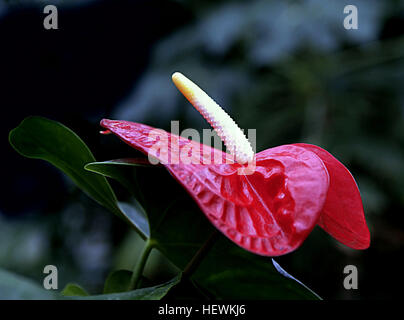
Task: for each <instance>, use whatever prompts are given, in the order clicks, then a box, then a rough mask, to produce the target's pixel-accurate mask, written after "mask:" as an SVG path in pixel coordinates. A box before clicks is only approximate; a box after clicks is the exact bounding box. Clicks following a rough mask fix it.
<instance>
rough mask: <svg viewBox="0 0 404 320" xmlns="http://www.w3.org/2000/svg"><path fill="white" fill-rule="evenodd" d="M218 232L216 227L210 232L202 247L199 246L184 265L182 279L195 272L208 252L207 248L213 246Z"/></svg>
mask: <svg viewBox="0 0 404 320" xmlns="http://www.w3.org/2000/svg"><path fill="white" fill-rule="evenodd" d="M219 234H220V233H219V231H218V230H216V229H215V230H214V231H213V232H212V233H211V234H210V236H209V238H208V239H207V240H206V241H205V243H204V244H203V245H202V247H200V248H199V250H198V252H197V253H196V254H195V255H194V256H193V257H192V259H191V261H189V263H188V264H187V266H186V267H185V269H184V271H183V272H182V278H183V279H189V277H190V276H191V275H192V274H193V273H194V272H195V270H196V269H197V268H198V267H199V265H200V264H201V262H202V260H203V259H204V258H205V257H206V255H207V254H208V252H209V250H210V249H211V248H212V247H213V245H214V243H215V242H216V240H217V238H218V236H219Z"/></svg>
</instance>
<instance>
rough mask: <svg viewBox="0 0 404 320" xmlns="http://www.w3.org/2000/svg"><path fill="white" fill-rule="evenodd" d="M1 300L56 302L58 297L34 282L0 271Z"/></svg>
mask: <svg viewBox="0 0 404 320" xmlns="http://www.w3.org/2000/svg"><path fill="white" fill-rule="evenodd" d="M0 299H1V300H56V299H58V295H57V294H55V293H54V292H52V291H49V290H45V289H44V288H43V287H40V286H39V285H38V284H37V283H35V282H34V281H32V280H30V279H27V278H24V277H21V276H19V275H16V274H14V273H11V272H9V271H6V270H1V269H0Z"/></svg>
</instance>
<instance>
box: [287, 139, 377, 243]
mask: <svg viewBox="0 0 404 320" xmlns="http://www.w3.org/2000/svg"><path fill="white" fill-rule="evenodd" d="M295 145H296V146H300V147H303V148H305V149H307V150H310V151H312V152H314V153H315V154H317V155H318V156H319V157H320V159H321V160H322V161H323V162H324V164H325V166H326V167H327V170H328V173H329V175H330V187H329V189H328V193H327V199H326V202H325V204H324V208H323V210H322V213H321V215H320V219H319V221H318V224H319V226H320V227H322V228H323V229H324V230H325V231H326V232H328V233H329V234H330V235H332V236H333V237H334V238H335V239H337V240H338V241H340V242H342V243H343V244H345V245H347V246H348V247H351V248H354V249H366V248H368V247H369V244H370V233H369V229H368V227H367V225H366V220H365V214H364V211H363V205H362V199H361V195H360V193H359V189H358V186H357V184H356V182H355V179H354V178H353V176H352V174H351V173H350V172H349V170H348V169H347V168H346V167H345V166H344V165H343V164H342V163H341V162H340V161H338V160H337V159H336V158H335V157H334V156H332V155H331V154H330V153H329V152H327V151H326V150H324V149H322V148H320V147H318V146H315V145H310V144H303V143H299V144H295Z"/></svg>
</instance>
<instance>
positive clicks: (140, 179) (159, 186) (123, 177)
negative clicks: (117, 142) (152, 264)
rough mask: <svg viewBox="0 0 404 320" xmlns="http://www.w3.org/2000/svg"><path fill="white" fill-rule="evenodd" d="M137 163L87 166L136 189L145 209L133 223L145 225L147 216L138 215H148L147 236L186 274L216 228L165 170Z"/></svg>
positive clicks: (124, 160) (132, 216) (137, 208)
mask: <svg viewBox="0 0 404 320" xmlns="http://www.w3.org/2000/svg"><path fill="white" fill-rule="evenodd" d="M137 161H138V160H135V159H119V160H111V161H105V162H96V163H90V164H88V165H86V169H87V170H91V171H93V172H97V173H99V174H102V175H104V176H106V177H110V178H113V179H115V180H117V181H118V182H120V183H121V184H122V185H123V186H127V187H129V188H132V190H131V191H132V193H133V194H134V195H135V197H136V198H137V200H138V201H139V202H140V203H141V208H144V210H143V209H139V207H135V208H133V211H134V212H135V213H133V214H132V215H131V219H132V220H133V223H134V224H136V225H137V226H140V225H142V224H143V225H145V223H144V221H142V219H143V217H144V216H143V214H136V212H139V211H140V212H145V214H146V215H147V217H146V219H147V223H148V226H149V229H148V230H144V231H143V233H144V234H147V235H148V236H147V237H148V238H151V239H153V242H154V243H155V244H156V248H158V249H159V250H160V251H161V252H162V253H163V254H164V255H166V256H167V257H168V258H169V259H170V260H171V261H172V262H173V263H174V264H175V265H177V267H179V268H180V269H181V270H183V268H184V267H185V266H186V265H187V263H188V262H189V260H190V259H191V258H192V257H193V256H194V254H195V253H196V252H197V251H198V249H199V248H200V247H201V246H202V244H203V243H204V241H205V240H206V238H207V237H208V236H209V234H211V233H212V231H213V226H212V225H211V224H210V223H209V222H208V220H207V219H206V218H205V216H204V214H203V213H202V212H201V211H200V209H199V207H198V206H197V204H196V203H195V201H193V199H192V198H191V197H190V196H189V195H188V193H187V192H186V191H185V190H184V189H183V188H182V186H181V185H180V184H179V183H178V182H177V181H176V180H175V179H174V178H173V177H172V176H171V175H170V174H169V173H168V171H167V170H166V169H165V168H163V167H159V166H144V165H139V163H138V162H137ZM140 164H141V163H140ZM128 180H130V181H128ZM137 205H138V203H136V206H137ZM128 206H129V205H128V204H126V209H125V211H126V212H130V210H129V209H128ZM138 228H139V229H141V228H140V227H138ZM144 229H146V228H144Z"/></svg>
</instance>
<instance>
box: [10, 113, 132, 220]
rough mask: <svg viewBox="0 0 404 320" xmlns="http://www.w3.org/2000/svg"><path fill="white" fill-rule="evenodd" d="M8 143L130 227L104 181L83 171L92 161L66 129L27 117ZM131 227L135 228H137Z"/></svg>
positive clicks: (41, 119) (57, 123) (113, 194)
mask: <svg viewBox="0 0 404 320" xmlns="http://www.w3.org/2000/svg"><path fill="white" fill-rule="evenodd" d="M9 140H10V144H11V145H12V146H13V148H14V149H15V150H16V151H17V152H19V153H20V154H21V155H23V156H25V157H28V158H34V159H42V160H45V161H48V162H50V163H51V164H53V165H54V166H55V167H57V168H59V169H60V170H62V171H63V172H64V173H65V174H66V175H68V176H69V177H70V178H71V179H72V180H73V181H74V182H75V183H76V184H77V186H78V187H79V188H80V189H82V190H83V191H84V192H85V193H86V194H88V195H89V196H90V197H91V198H93V199H94V200H95V201H97V202H98V203H100V204H101V205H103V206H104V207H105V208H107V209H108V210H110V211H112V212H113V213H115V214H117V215H118V216H120V217H121V218H123V219H125V220H126V221H128V222H129V223H130V224H132V223H131V219H130V217H127V216H126V213H125V212H124V211H123V209H122V208H121V207H120V205H119V204H118V201H117V198H116V196H115V193H114V192H113V190H112V188H111V186H110V185H109V183H108V181H107V180H106V178H105V177H103V176H100V175H97V174H94V173H92V172H89V171H87V170H85V169H84V166H85V165H86V164H87V163H90V162H94V161H95V158H94V156H93V154H92V153H91V151H90V150H89V149H88V147H87V146H86V144H85V143H84V142H83V141H82V140H81V139H80V138H79V137H78V136H77V135H76V134H75V133H74V132H73V131H71V130H70V129H69V128H67V127H65V126H64V125H62V124H60V123H59V122H56V121H52V120H49V119H46V118H42V117H28V118H26V119H24V120H23V121H22V122H21V124H20V125H19V126H18V127H17V128H15V129H13V130H12V131H11V132H10V135H9ZM130 214H131V213H129V215H130ZM134 227H135V228H137V226H136V225H135V226H134Z"/></svg>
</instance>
